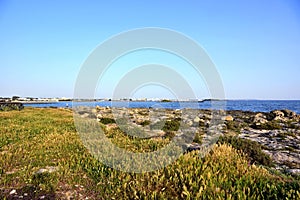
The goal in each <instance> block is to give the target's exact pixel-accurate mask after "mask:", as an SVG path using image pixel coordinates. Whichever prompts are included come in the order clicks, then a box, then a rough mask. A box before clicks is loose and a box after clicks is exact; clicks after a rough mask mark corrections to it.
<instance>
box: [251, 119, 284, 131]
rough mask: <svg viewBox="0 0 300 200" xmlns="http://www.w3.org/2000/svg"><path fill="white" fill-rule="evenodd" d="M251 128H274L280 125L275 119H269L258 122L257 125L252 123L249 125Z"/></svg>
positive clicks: (278, 127)
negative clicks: (261, 122)
mask: <svg viewBox="0 0 300 200" xmlns="http://www.w3.org/2000/svg"><path fill="white" fill-rule="evenodd" d="M251 128H254V129H265V130H274V129H281V128H282V127H281V126H280V125H279V124H278V122H276V121H269V122H266V123H263V124H259V125H256V124H253V125H251Z"/></svg>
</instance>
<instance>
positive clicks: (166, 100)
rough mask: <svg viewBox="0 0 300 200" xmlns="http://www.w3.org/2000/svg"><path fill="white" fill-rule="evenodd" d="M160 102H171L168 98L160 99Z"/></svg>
mask: <svg viewBox="0 0 300 200" xmlns="http://www.w3.org/2000/svg"><path fill="white" fill-rule="evenodd" d="M161 102H171V100H169V99H163V100H161Z"/></svg>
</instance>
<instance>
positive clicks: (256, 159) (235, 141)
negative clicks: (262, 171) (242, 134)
mask: <svg viewBox="0 0 300 200" xmlns="http://www.w3.org/2000/svg"><path fill="white" fill-rule="evenodd" d="M219 143H221V144H224V143H225V144H230V145H231V146H232V147H234V148H235V149H238V150H241V151H243V152H244V153H245V154H246V155H247V158H248V160H249V161H250V163H251V164H253V163H256V164H260V165H265V166H269V167H271V166H273V163H272V160H271V158H270V156H268V155H267V154H265V153H264V152H263V151H262V146H261V145H260V144H259V143H257V142H254V141H251V140H247V139H242V138H238V137H235V136H223V137H220V138H219Z"/></svg>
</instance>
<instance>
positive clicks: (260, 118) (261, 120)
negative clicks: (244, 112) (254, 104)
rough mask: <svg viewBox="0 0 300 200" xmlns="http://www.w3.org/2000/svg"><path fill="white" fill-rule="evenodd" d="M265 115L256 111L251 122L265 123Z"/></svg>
mask: <svg viewBox="0 0 300 200" xmlns="http://www.w3.org/2000/svg"><path fill="white" fill-rule="evenodd" d="M266 118H267V117H266V116H265V115H264V114H262V113H257V114H256V115H255V116H254V119H253V123H255V124H257V125H259V124H264V123H267V122H268V120H267V119H266Z"/></svg>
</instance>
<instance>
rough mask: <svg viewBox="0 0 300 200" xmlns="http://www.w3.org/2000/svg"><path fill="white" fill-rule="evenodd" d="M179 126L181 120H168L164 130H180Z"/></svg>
mask: <svg viewBox="0 0 300 200" xmlns="http://www.w3.org/2000/svg"><path fill="white" fill-rule="evenodd" d="M179 127H180V122H179V121H178V120H171V121H166V123H165V125H164V127H163V128H162V130H163V131H165V132H167V131H178V129H179Z"/></svg>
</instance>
